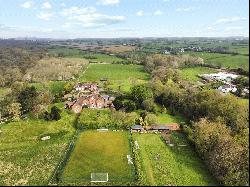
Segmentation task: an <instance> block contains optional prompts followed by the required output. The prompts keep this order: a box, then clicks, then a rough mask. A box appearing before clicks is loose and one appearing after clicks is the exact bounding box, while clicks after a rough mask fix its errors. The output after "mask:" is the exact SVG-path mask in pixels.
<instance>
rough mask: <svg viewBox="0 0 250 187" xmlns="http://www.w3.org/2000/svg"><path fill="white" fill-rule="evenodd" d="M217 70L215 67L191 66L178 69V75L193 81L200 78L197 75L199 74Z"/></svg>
mask: <svg viewBox="0 0 250 187" xmlns="http://www.w3.org/2000/svg"><path fill="white" fill-rule="evenodd" d="M216 72H218V71H217V70H215V69H212V68H207V67H193V68H184V69H181V70H180V75H181V77H182V78H183V79H184V80H187V81H191V82H195V81H199V80H200V78H199V77H198V75H199V74H205V73H208V74H209V73H216Z"/></svg>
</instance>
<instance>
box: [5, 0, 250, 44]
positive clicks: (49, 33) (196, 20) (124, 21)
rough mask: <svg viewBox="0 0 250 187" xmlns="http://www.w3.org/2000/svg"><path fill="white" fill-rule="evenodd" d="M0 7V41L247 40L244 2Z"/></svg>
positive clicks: (33, 0) (110, 0)
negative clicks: (232, 38)
mask: <svg viewBox="0 0 250 187" xmlns="http://www.w3.org/2000/svg"><path fill="white" fill-rule="evenodd" d="M229 2H230V3H229ZM0 3H1V4H4V6H1V7H0V12H1V13H0V15H1V16H0V38H2V39H9V38H50V39H78V38H89V39H90V38H91V39H94V38H103V39H106V38H108V39H110V38H186V37H188V38H224V37H249V26H248V23H249V18H248V17H249V2H248V1H247V0H221V1H219V2H218V1H212V0H181V1H175V0H154V1H152V0H126V1H125V0H92V1H90V0H74V1H68V0H59V1H54V0H39V1H38V0H18V1H14V0H9V1H8V2H4V1H3V0H0ZM222 7H223V11H222V10H221V9H222Z"/></svg>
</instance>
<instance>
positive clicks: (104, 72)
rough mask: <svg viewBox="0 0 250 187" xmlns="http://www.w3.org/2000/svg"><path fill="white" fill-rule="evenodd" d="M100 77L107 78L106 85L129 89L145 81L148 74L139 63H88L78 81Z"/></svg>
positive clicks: (113, 87)
mask: <svg viewBox="0 0 250 187" xmlns="http://www.w3.org/2000/svg"><path fill="white" fill-rule="evenodd" d="M102 78H107V79H108V82H109V85H108V87H110V88H112V89H115V90H119V89H120V90H122V91H129V89H130V87H131V86H132V85H134V84H136V83H145V82H146V81H147V80H148V79H149V75H148V74H147V73H145V72H144V69H143V66H140V65H122V64H90V65H89V67H88V69H87V70H86V72H85V73H84V74H82V75H81V76H80V81H99V80H100V79H102Z"/></svg>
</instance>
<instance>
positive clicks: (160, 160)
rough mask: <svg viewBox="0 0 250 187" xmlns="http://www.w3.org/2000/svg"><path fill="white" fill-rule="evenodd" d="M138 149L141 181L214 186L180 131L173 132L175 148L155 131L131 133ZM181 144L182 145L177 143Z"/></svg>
mask: <svg viewBox="0 0 250 187" xmlns="http://www.w3.org/2000/svg"><path fill="white" fill-rule="evenodd" d="M133 139H134V140H137V142H138V144H139V147H140V149H139V150H137V151H136V152H137V153H138V154H137V155H138V156H139V158H138V160H139V163H138V164H139V165H140V167H141V174H142V178H143V180H144V182H145V183H146V184H148V185H162V186H193V185H194V186H199V185H201V186H208V185H216V182H215V180H214V179H213V178H212V177H211V175H210V174H209V173H208V171H207V169H206V167H205V165H204V164H203V162H202V161H201V160H200V159H199V157H198V156H197V155H196V153H195V152H194V150H193V149H192V147H190V146H189V145H188V142H186V139H185V137H182V135H181V134H177V133H174V134H173V135H172V138H171V140H172V143H174V145H175V146H174V147H169V146H168V145H166V144H165V143H164V142H163V141H162V140H161V138H160V135H157V134H136V133H135V134H133ZM180 144H182V145H183V144H184V145H187V146H185V147H179V146H177V145H180Z"/></svg>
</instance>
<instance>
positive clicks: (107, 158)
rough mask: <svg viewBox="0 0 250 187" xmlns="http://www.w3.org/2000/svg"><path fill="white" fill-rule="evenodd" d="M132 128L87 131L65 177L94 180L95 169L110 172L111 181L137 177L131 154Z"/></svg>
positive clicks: (67, 168)
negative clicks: (130, 131) (129, 130)
mask: <svg viewBox="0 0 250 187" xmlns="http://www.w3.org/2000/svg"><path fill="white" fill-rule="evenodd" d="M128 138H129V136H128V132H112V131H109V132H98V131H85V132H83V133H81V134H80V135H79V137H78V140H77V141H76V145H75V148H74V150H73V152H72V153H71V156H70V158H69V161H68V162H67V165H66V166H65V168H64V171H63V174H62V177H61V178H62V181H64V182H67V181H68V182H74V181H75V182H77V181H82V182H90V181H91V173H108V174H109V181H111V182H128V181H133V180H134V170H133V167H132V165H129V164H128V160H127V155H131V150H130V145H129V139H128Z"/></svg>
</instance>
